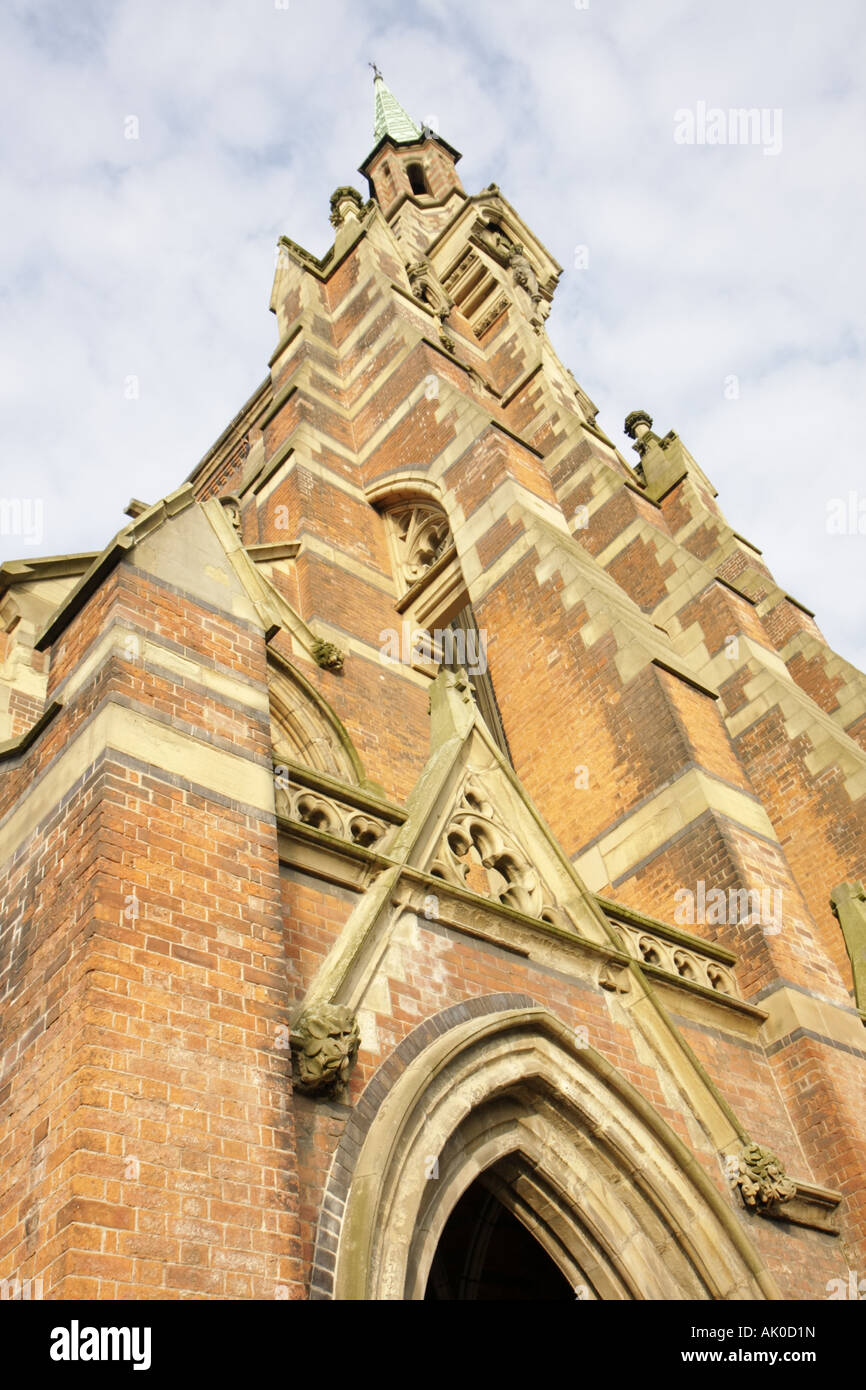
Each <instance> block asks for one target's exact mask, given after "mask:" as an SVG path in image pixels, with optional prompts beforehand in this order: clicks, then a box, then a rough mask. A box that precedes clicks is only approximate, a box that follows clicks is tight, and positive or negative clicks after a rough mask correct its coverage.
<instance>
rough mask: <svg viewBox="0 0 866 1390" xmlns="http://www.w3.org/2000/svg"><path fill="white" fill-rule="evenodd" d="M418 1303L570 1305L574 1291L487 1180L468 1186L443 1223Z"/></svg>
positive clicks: (486, 1178) (485, 1178) (482, 1178)
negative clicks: (504, 1302) (561, 1303)
mask: <svg viewBox="0 0 866 1390" xmlns="http://www.w3.org/2000/svg"><path fill="white" fill-rule="evenodd" d="M424 1298H425V1299H426V1300H427V1301H428V1302H431V1301H432V1302H446V1301H447V1302H454V1301H459V1302H493V1301H496V1302H501V1301H505V1300H509V1301H511V1302H522V1303H526V1302H573V1301H574V1298H575V1292H574V1290H573V1289H572V1287H571V1285H570V1284H569V1282H568V1280H567V1279H566V1278H565V1275H564V1274H563V1273H562V1271H561V1270H560V1269H559V1268H558V1266H557V1265H556V1264H554V1262H553V1260H551V1258H550V1256H549V1255H548V1254H547V1253H546V1252H545V1250H544V1249H543V1248H542V1246H541V1245H540V1244H539V1242H538V1241H537V1240H536V1239H535V1237H534V1236H533V1235H531V1234H530V1232H529V1231H528V1230H527V1228H526V1227H525V1226H524V1225H523V1224H522V1223H521V1222H520V1221H519V1220H518V1219H517V1217H516V1216H514V1214H513V1213H512V1212H511V1211H509V1209H508V1207H507V1206H506V1205H505V1204H504V1203H503V1202H501V1201H500V1200H499V1198H498V1197H497V1195H496V1193H495V1191H494V1190H493V1187H492V1186H491V1185H490V1182H489V1177H488V1175H485V1174H482V1176H481V1177H479V1178H476V1179H475V1181H474V1182H472V1183H470V1185H469V1187H468V1188H467V1189H466V1191H465V1192H464V1193H463V1196H462V1197H461V1198H460V1200H459V1201H458V1202H457V1205H456V1206H455V1207H454V1210H453V1211H452V1212H451V1215H450V1216H449V1217H448V1220H447V1221H446V1223H445V1228H444V1230H443V1232H442V1235H441V1237H440V1239H439V1244H438V1246H437V1247H436V1253H435V1255H434V1256H433V1263H432V1265H431V1266H430V1273H429V1275H428V1277H427V1287H426V1290H425V1293H424Z"/></svg>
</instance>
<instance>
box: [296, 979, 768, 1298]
mask: <svg viewBox="0 0 866 1390" xmlns="http://www.w3.org/2000/svg"><path fill="white" fill-rule="evenodd" d="M448 1022H452V1024H453V1026H450V1027H448V1026H447V1023H448ZM416 1033H417V1034H418V1035H419V1037H418V1040H417V1042H416V1043H415V1049H416V1050H415V1051H414V1055H412V1056H411V1060H410V1059H409V1058H410V1052H411V1051H412V1049H411V1047H410V1046H409V1045H410V1044H411V1042H412V1041H413V1036H412V1035H410V1038H407V1039H406V1040H405V1043H404V1044H401V1048H402V1050H403V1055H402V1056H398V1055H397V1054H399V1053H400V1052H401V1049H398V1050H397V1054H395V1056H394V1057H393V1058H391V1059H389V1063H390V1066H389V1063H386V1064H385V1065H384V1066H383V1068H381V1069H380V1072H379V1073H378V1074H377V1077H375V1078H374V1079H373V1081H372V1082H371V1083H370V1085H369V1087H368V1088H367V1091H366V1092H365V1094H364V1096H362V1097H361V1101H360V1102H359V1106H358V1113H357V1116H356V1117H353V1119H354V1120H355V1123H354V1125H352V1124H351V1123H350V1126H349V1128H348V1129H347V1133H346V1135H345V1136H344V1140H343V1143H342V1145H341V1148H340V1150H338V1154H337V1158H336V1162H335V1165H334V1169H333V1171H332V1176H331V1181H330V1185H329V1196H330V1201H328V1200H327V1199H326V1202H325V1208H324V1214H323V1217H322V1223H323V1224H322V1228H321V1229H320V1232H319V1242H318V1244H317V1258H318V1259H319V1260H320V1261H321V1265H320V1266H318V1267H317V1268H316V1269H314V1277H313V1288H312V1290H311V1296H312V1297H314V1298H322V1297H324V1298H328V1297H334V1298H337V1299H340V1300H344V1299H363V1300H368V1299H372V1300H391V1299H398V1300H403V1299H408V1300H415V1299H421V1298H423V1297H424V1291H425V1287H426V1282H427V1276H428V1274H429V1271H430V1266H431V1264H432V1261H433V1256H434V1254H435V1252H436V1248H437V1245H438V1242H439V1239H440V1236H441V1234H442V1231H443V1229H444V1226H445V1223H446V1221H447V1219H448V1217H449V1215H450V1213H451V1212H452V1211H453V1209H454V1207H455V1206H456V1204H457V1202H458V1200H459V1199H460V1197H461V1196H462V1195H463V1193H464V1192H465V1191H466V1190H467V1188H468V1187H469V1186H470V1184H471V1183H472V1182H474V1181H475V1180H476V1179H477V1178H479V1177H481V1178H482V1180H483V1181H484V1183H485V1185H487V1186H488V1187H489V1188H490V1190H491V1191H492V1192H493V1193H494V1194H495V1195H496V1196H497V1198H498V1199H499V1200H500V1201H502V1202H503V1204H504V1205H506V1206H507V1207H508V1208H509V1210H511V1211H512V1212H513V1214H514V1215H515V1216H516V1217H517V1218H518V1219H519V1220H521V1221H522V1222H523V1224H524V1225H525V1226H527V1227H528V1229H529V1230H530V1231H531V1232H532V1234H533V1235H534V1236H535V1237H536V1238H537V1239H538V1241H539V1243H540V1244H541V1245H542V1247H543V1248H544V1249H545V1250H546V1252H547V1253H548V1255H549V1256H550V1258H551V1259H552V1260H553V1261H554V1263H555V1264H556V1265H557V1266H558V1268H559V1269H560V1270H561V1271H562V1273H563V1274H564V1275H565V1276H566V1278H568V1279H569V1281H570V1282H571V1283H572V1285H573V1286H575V1287H576V1288H579V1289H582V1290H583V1291H584V1292H582V1294H581V1295H580V1296H583V1297H588V1298H606V1299H628V1298H636V1299H660V1300H661V1299H663V1300H671V1299H689V1298H703V1299H759V1298H776V1297H778V1293H777V1291H776V1289H775V1286H774V1284H773V1281H772V1280H771V1279H770V1277H769V1276H768V1275H767V1273H766V1272H765V1270H764V1269H763V1267H762V1265H761V1263H760V1260H759V1258H758V1255H757V1253H756V1252H755V1250H754V1249H753V1247H752V1245H751V1242H750V1241H749V1240H748V1238H747V1236H746V1234H745V1232H744V1231H743V1229H742V1227H741V1225H740V1224H739V1222H738V1220H737V1218H736V1215H735V1214H734V1212H733V1211H732V1209H731V1208H730V1206H729V1205H728V1204H727V1203H726V1201H725V1199H724V1198H723V1196H722V1195H721V1193H720V1192H719V1191H718V1189H717V1188H716V1187H715V1186H714V1184H713V1183H712V1181H711V1180H710V1178H709V1177H708V1176H707V1174H706V1173H705V1172H704V1170H703V1169H702V1168H701V1166H700V1164H699V1163H698V1162H697V1160H696V1159H695V1157H694V1155H693V1154H691V1153H690V1152H689V1151H688V1150H687V1149H686V1147H685V1145H684V1144H683V1143H682V1142H681V1141H680V1140H679V1139H678V1138H677V1137H676V1135H675V1134H674V1133H673V1131H672V1130H671V1129H670V1128H669V1127H668V1126H667V1125H666V1124H665V1122H664V1121H663V1120H662V1119H661V1118H660V1117H659V1116H658V1115H657V1114H656V1112H655V1111H654V1109H653V1107H652V1106H651V1105H650V1104H649V1103H648V1102H646V1101H645V1100H644V1099H643V1098H642V1097H641V1096H640V1095H639V1093H638V1092H637V1091H635V1090H634V1088H633V1087H632V1086H631V1085H630V1084H629V1083H628V1082H626V1081H625V1080H624V1078H623V1077H621V1076H620V1075H619V1073H618V1072H617V1071H616V1070H615V1068H613V1067H612V1066H611V1064H610V1063H609V1062H607V1061H606V1060H605V1059H604V1058H603V1057H602V1056H601V1055H600V1054H599V1053H597V1052H595V1051H594V1050H593V1049H592V1048H587V1047H580V1046H578V1044H577V1042H576V1040H575V1038H574V1037H573V1036H572V1035H571V1034H570V1033H569V1031H568V1030H567V1029H566V1028H565V1027H564V1025H563V1024H562V1023H560V1022H559V1021H558V1020H557V1019H555V1018H554V1017H553V1016H552V1015H551V1014H550V1013H548V1012H547V1011H546V1010H545V1009H543V1008H541V1007H539V1006H538V1005H536V1004H534V1003H533V1002H532V1001H531V1000H529V999H528V998H527V997H526V996H502V995H499V996H491V997H489V998H488V999H482V1000H472V1001H468V1002H467V1003H466V1004H464V1005H458V1006H455V1007H454V1008H452V1009H450V1010H446V1012H445V1014H443V1015H439V1016H438V1017H437V1018H436V1019H433V1020H428V1022H427V1023H426V1024H423V1025H421V1027H420V1029H418V1030H416ZM395 1059H396V1060H395ZM386 1077H387V1078H388V1079H389V1080H391V1078H392V1077H393V1080H392V1084H390V1086H388V1087H387V1089H386ZM434 1165H435V1170H434ZM346 1170H348V1172H349V1176H346ZM433 1171H435V1176H431V1173H432V1172H433ZM338 1211H340V1212H341V1213H342V1214H341V1216H340V1217H337V1215H336V1213H337V1212H338ZM323 1252H324V1258H323ZM325 1265H329V1266H331V1267H332V1268H333V1275H332V1276H331V1275H329V1274H328V1273H327V1271H326V1270H325V1269H324V1266H325Z"/></svg>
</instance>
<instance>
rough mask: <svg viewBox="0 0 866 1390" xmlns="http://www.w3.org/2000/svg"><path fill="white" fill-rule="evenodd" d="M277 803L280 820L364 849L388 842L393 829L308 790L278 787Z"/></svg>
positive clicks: (384, 823) (372, 817)
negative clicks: (296, 822)
mask: <svg viewBox="0 0 866 1390" xmlns="http://www.w3.org/2000/svg"><path fill="white" fill-rule="evenodd" d="M275 803H276V811H277V815H278V816H282V817H284V818H285V819H286V820H294V821H298V822H299V824H301V825H309V826H311V827H312V828H313V829H314V830H321V831H324V833H325V834H326V835H334V836H336V837H337V839H340V840H348V841H350V842H351V843H352V844H355V845H363V847H364V848H365V849H372V847H373V846H374V845H378V844H379V843H380V841H382V840H384V838H385V836H386V835H387V833H388V830H389V828H390V827H389V826H388V825H387V824H386V822H385V821H383V820H380V819H379V818H378V817H377V816H371V815H368V814H367V813H366V812H364V811H359V810H357V808H356V807H354V806H348V805H343V804H341V803H340V802H338V801H337V800H335V799H334V798H332V797H329V796H324V795H323V794H322V793H321V792H318V791H310V790H309V788H307V787H292V786H288V787H286V786H284V785H279V784H278V785H277V790H276V794H275Z"/></svg>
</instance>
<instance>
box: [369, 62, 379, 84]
mask: <svg viewBox="0 0 866 1390" xmlns="http://www.w3.org/2000/svg"><path fill="white" fill-rule="evenodd" d="M367 67H368V68H372V69H373V81H374V82H375V81H376V78H377V77H381V76H382V74H381V72H380V71H379V68H378V66H377V65H376V64H375V63H368V64H367Z"/></svg>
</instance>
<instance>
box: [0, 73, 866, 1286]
mask: <svg viewBox="0 0 866 1390" xmlns="http://www.w3.org/2000/svg"><path fill="white" fill-rule="evenodd" d="M373 86H374V130H373V144H372V149H371V150H370V152H369V154H368V155H367V156H366V158H365V159H364V161H363V163H362V164H361V166H360V174H361V176H362V177H363V178H364V179H365V180H366V196H365V194H364V193H362V192H361V191H359V190H358V189H357V188H355V187H353V186H349V185H345V186H341V187H340V188H338V189H336V190H335V192H334V193H333V194H332V196H331V202H330V206H331V224H332V226H333V229H334V241H333V244H332V245H331V247H330V248H329V249H328V251H327V252H326V253H325V254H324V255H323V256H322V257H317V256H315V255H313V254H312V253H310V252H309V251H307V250H305V249H304V248H303V247H301V246H299V245H298V244H297V243H295V242H293V241H291V240H290V239H289V238H288V237H286V236H284V237H282V238H281V239H280V242H279V254H278V258H277V266H276V271H275V275H274V282H273V289H272V292H271V299H270V309H271V311H272V312H273V313H274V315H275V318H276V327H277V342H276V346H275V348H274V351H273V354H272V356H271V358H270V361H269V363H268V370H267V375H266V376H265V378H264V380H263V381H262V383H261V385H260V386H259V387H258V388H257V390H256V391H255V392H254V393H253V395H252V396H251V397H250V399H249V400H248V401H247V402H246V403H245V404H244V405H243V406H242V407H241V408H240V410H239V411H238V412H237V413H236V414H235V415H234V417H233V419H232V420H231V421H230V423H229V424H228V425H227V427H226V429H225V430H224V432H223V434H222V435H221V436H220V438H219V439H218V440H217V441H216V443H215V444H214V445H213V447H212V448H211V449H210V450H209V452H208V453H207V454H206V456H205V457H204V458H203V459H202V460H201V461H200V462H199V463H198V464H197V465H196V467H195V468H194V469H193V470H192V472H191V473H190V475H189V477H188V478H187V480H186V481H185V482H184V483H182V484H181V485H180V486H179V487H178V489H177V490H176V491H175V492H173V493H172V494H170V495H169V496H168V497H165V498H163V499H161V500H159V501H156V502H153V503H143V502H138V501H134V502H132V503H131V504H130V506H129V509H128V515H129V517H130V521H129V524H128V525H126V526H125V527H124V528H123V529H122V530H120V531H119V532H118V534H117V535H116V536H115V537H114V538H113V539H112V540H111V541H109V543H108V545H107V546H106V547H105V549H103V550H101V551H98V552H93V553H92V554H86V555H71V556H60V557H49V558H43V559H29V560H27V561H8V562H6V563H5V564H3V565H2V566H0V603H2V618H3V624H2V625H3V637H2V642H3V646H2V649H0V659H2V663H3V664H2V670H0V676H2V681H0V721H2V722H3V724H4V726H5V727H4V728H3V736H4V738H5V742H4V743H3V744H2V746H0V771H2V772H3V774H4V775H3V777H2V781H0V795H2V805H0V866H2V877H0V908H2V926H0V1011H2V1012H0V1025H2V1042H0V1097H2V1101H3V1109H2V1115H0V1126H2V1127H0V1155H2V1168H3V1172H4V1175H5V1189H4V1193H3V1195H2V1196H0V1278H6V1279H7V1280H12V1281H16V1280H17V1281H29V1280H39V1281H41V1285H40V1287H41V1288H42V1289H43V1294H44V1296H45V1297H50V1298H61V1299H74V1298H99V1299H115V1298H127V1297H135V1298H139V1297H140V1298H167V1297H178V1296H180V1297H185V1298H249V1299H270V1298H288V1299H307V1298H312V1299H338V1300H344V1299H363V1300H382V1299H384V1300H389V1299H397V1300H402V1299H424V1298H426V1299H429V1300H452V1299H458V1300H462V1299H477V1298H483V1299H500V1298H502V1299H505V1298H509V1299H524V1298H525V1299H529V1298H536V1297H539V1296H543V1297H545V1298H549V1299H560V1298H561V1299H568V1300H570V1301H573V1300H574V1298H575V1296H577V1297H579V1298H582V1299H657V1300H675V1299H691V1298H701V1299H717V1300H726V1299H756V1300H758V1299H779V1298H783V1299H823V1298H826V1297H828V1296H832V1295H828V1290H831V1289H832V1288H835V1287H836V1285H837V1283H838V1282H839V1281H842V1282H843V1283H844V1282H845V1281H847V1280H848V1277H849V1272H850V1271H851V1270H852V1269H853V1270H857V1269H863V1268H866V1033H864V1029H863V1024H864V1020H866V1013H864V1010H866V892H864V887H863V880H864V875H866V814H864V811H866V677H864V676H863V675H862V674H861V673H860V672H859V671H857V670H855V669H854V668H853V667H852V666H850V665H849V663H848V662H847V661H846V660H845V659H844V658H843V657H842V656H840V655H838V654H836V653H834V652H832V651H831V650H830V649H829V648H828V646H827V644H826V642H825V641H824V638H823V636H822V634H821V632H820V629H819V627H818V626H817V623H816V621H815V615H814V614H813V613H812V612H811V611H810V610H809V609H808V608H807V607H805V606H804V604H803V603H801V602H800V601H799V599H797V598H794V597H792V596H791V595H790V594H788V593H787V592H786V591H785V590H783V589H782V588H781V587H780V586H779V585H778V584H777V583H776V581H775V580H774V578H773V576H772V574H771V573H770V571H769V569H768V567H767V565H766V564H765V563H764V560H763V557H762V555H761V552H760V550H759V549H758V548H757V546H756V545H754V544H753V543H752V541H751V540H747V539H746V538H745V537H743V536H742V535H740V534H739V533H738V532H737V531H735V530H734V529H733V528H732V526H731V525H730V524H729V522H728V521H727V520H726V518H725V516H724V513H723V511H722V509H721V507H720V505H719V500H718V494H717V492H716V489H715V487H714V486H713V483H712V482H711V481H710V479H709V478H708V477H707V475H706V474H705V473H704V471H703V469H702V468H701V466H700V464H699V462H698V461H697V460H696V459H695V458H694V457H693V456H692V455H691V453H690V452H689V450H688V448H687V446H686V444H685V443H684V441H683V440H682V439H681V438H680V436H679V434H678V433H676V432H675V431H674V430H672V429H671V430H668V432H667V433H656V432H655V431H654V429H653V420H652V418H651V417H650V415H649V414H647V412H646V411H645V410H635V411H633V412H632V414H630V415H629V417H628V419H627V420H626V422H625V429H626V433H627V435H628V436H629V438H630V440H631V441H632V444H633V448H631V449H627V451H626V453H623V452H621V450H620V448H619V447H618V446H617V443H616V442H615V441H614V440H613V439H612V438H611V437H610V435H609V434H608V433H607V432H606V430H605V429H604V428H603V427H602V425H601V424H600V423H599V421H598V418H597V417H598V411H597V407H596V406H595V405H594V404H593V402H592V400H591V399H590V398H589V396H588V395H587V393H586V391H585V390H584V389H583V387H582V386H581V385H580V384H579V383H578V381H577V380H575V378H574V377H573V376H572V374H571V372H570V371H569V370H568V368H567V367H566V366H565V365H564V364H563V363H562V362H561V361H560V359H559V357H558V355H557V352H556V349H555V346H554V342H553V340H552V339H553V338H555V316H554V317H553V318H552V319H551V320H550V326H551V330H552V336H550V335H549V333H548V320H549V316H550V315H551V311H552V306H553V298H554V293H555V290H556V286H557V283H558V280H559V277H560V275H561V273H562V272H561V267H560V266H559V265H558V263H557V261H556V260H555V258H554V256H553V255H552V254H551V252H550V251H549V250H548V249H547V248H546V247H545V246H544V245H543V244H542V243H541V242H540V241H539V239H538V237H537V236H536V235H535V234H534V233H533V231H532V230H531V227H530V226H529V225H528V224H527V222H525V221H524V220H523V216H522V214H521V213H520V212H518V210H517V208H516V207H515V206H514V205H513V204H512V203H511V202H510V201H509V199H508V198H507V197H506V196H505V194H504V193H503V192H502V191H501V190H500V188H499V187H498V186H497V185H496V184H490V185H489V186H488V187H487V188H484V189H481V190H480V191H479V192H469V193H467V191H466V190H465V189H464V188H463V185H462V183H461V180H460V177H459V175H458V173H457V165H458V163H459V160H460V154H459V152H458V151H457V150H456V149H455V148H454V147H453V146H452V145H451V144H449V143H448V141H447V140H446V139H445V138H444V137H443V136H442V135H440V134H439V133H438V132H436V131H433V130H430V129H428V128H426V127H424V126H421V125H419V124H418V123H417V122H416V121H415V120H414V119H412V117H411V116H410V115H408V114H407V112H406V111H405V110H404V109H403V107H402V106H401V105H400V104H399V102H398V101H397V100H396V98H395V97H394V96H393V94H392V93H391V92H390V90H389V89H388V87H387V86H386V84H385V81H384V79H383V77H382V75H381V74H380V73H379V71H378V69H375V70H374V79H373ZM509 191H510V190H509ZM840 1286H841V1285H840ZM846 1287H847V1285H846ZM539 1291H541V1294H540V1293H539Z"/></svg>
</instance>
